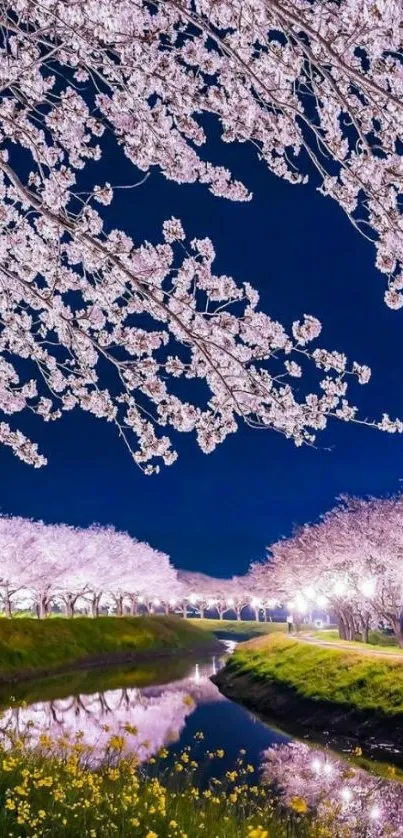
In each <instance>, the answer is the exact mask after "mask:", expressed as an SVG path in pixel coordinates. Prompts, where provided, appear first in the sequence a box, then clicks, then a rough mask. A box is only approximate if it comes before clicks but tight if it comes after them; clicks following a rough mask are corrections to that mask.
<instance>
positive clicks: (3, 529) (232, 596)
mask: <svg viewBox="0 0 403 838" xmlns="http://www.w3.org/2000/svg"><path fill="white" fill-rule="evenodd" d="M0 556H1V562H0V598H1V603H2V605H3V610H4V612H5V613H6V614H7V616H9V617H11V616H12V613H13V611H14V610H16V609H21V608H24V607H26V608H29V609H32V608H35V609H36V610H37V613H38V616H40V617H45V616H47V614H48V613H49V611H50V610H51V609H52V608H53V609H56V608H60V607H61V608H63V609H64V610H65V613H66V614H67V616H70V617H72V616H73V615H74V613H75V611H76V610H80V611H81V612H82V611H84V612H86V611H87V612H90V613H91V614H92V615H93V616H97V615H98V614H99V613H100V610H102V611H103V613H105V609H108V611H113V612H114V613H117V614H118V615H122V614H124V613H131V614H136V613H138V612H139V611H141V612H144V611H159V610H165V612H166V613H168V612H175V613H181V614H182V615H183V616H184V617H187V616H188V615H189V614H190V613H192V614H198V615H199V616H206V615H207V614H209V616H213V615H214V616H217V615H218V616H219V618H220V619H223V617H224V615H230V614H232V615H234V614H235V615H236V617H237V619H240V618H241V614H242V612H243V609H244V608H247V607H249V608H252V609H253V612H254V614H255V617H256V618H257V619H259V611H260V608H261V607H263V603H261V602H260V601H258V599H257V598H256V597H255V596H254V595H253V593H251V590H252V589H251V588H250V587H249V588H248V587H247V577H244V578H242V577H233V578H232V579H214V578H213V577H210V576H207V575H205V574H202V573H190V572H185V571H179V572H178V571H176V570H175V568H174V567H173V565H172V564H171V562H170V560H169V557H168V556H167V555H166V554H165V553H162V552H160V551H158V550H155V549H154V548H152V547H150V545H149V544H146V543H143V542H140V541H137V540H136V539H134V538H132V537H131V536H130V535H128V533H124V532H118V531H116V530H115V529H114V528H113V527H101V526H92V527H88V528H86V529H84V528H83V529H80V528H76V527H71V526H67V525H66V524H44V523H43V522H41V521H32V520H29V519H26V518H20V517H6V516H4V517H0Z"/></svg>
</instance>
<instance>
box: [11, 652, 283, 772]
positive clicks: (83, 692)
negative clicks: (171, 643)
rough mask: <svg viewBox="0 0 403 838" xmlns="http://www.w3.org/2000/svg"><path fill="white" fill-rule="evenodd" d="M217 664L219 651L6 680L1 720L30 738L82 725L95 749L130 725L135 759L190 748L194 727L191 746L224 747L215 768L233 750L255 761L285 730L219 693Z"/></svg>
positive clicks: (223, 766) (227, 763)
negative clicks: (200, 736) (37, 678)
mask: <svg viewBox="0 0 403 838" xmlns="http://www.w3.org/2000/svg"><path fill="white" fill-rule="evenodd" d="M230 646H231V644H227V649H228V648H229V651H230V650H231V648H230ZM225 651H226V648H225V646H224V644H223V653H225ZM223 663H224V657H222V658H220V657H219V656H215V657H210V658H209V659H207V660H206V659H204V660H199V661H196V662H195V661H189V660H187V661H180V660H179V661H176V662H168V661H166V660H164V661H158V662H157V663H155V664H152V665H143V664H142V665H141V666H136V667H133V666H126V667H124V668H116V667H115V668H112V669H96V670H92V671H85V672H78V673H73V674H70V673H68V674H66V675H64V676H63V677H60V676H58V677H57V678H50V679H46V680H44V681H38V682H34V683H29V684H21V685H18V686H16V685H14V687H13V694H12V695H11V694H10V692H9V690H8V691H7V690H4V689H3V690H2V691H0V705H1V706H2V707H3V708H5V709H4V710H3V716H2V724H1V726H2V729H3V730H5V729H8V730H12V731H18V732H23V731H24V730H26V729H27V726H28V727H29V730H30V736H31V739H32V741H33V742H35V741H36V740H37V738H38V737H39V736H40V735H41V734H42V733H48V734H49V735H50V736H52V738H57V737H60V736H61V735H66V736H68V738H69V739H70V740H71V739H73V738H74V736H75V734H76V733H78V731H82V732H83V733H84V741H85V742H86V743H87V744H89V745H94V746H95V749H96V751H99V754H101V753H102V747H103V745H104V744H105V743H106V741H107V740H108V739H109V738H110V736H111V735H112V734H114V733H116V734H119V733H121V732H122V731H124V727H125V725H127V724H130V725H133V726H134V727H135V728H136V730H137V733H136V734H135V735H131V736H129V737H128V741H129V742H130V746H131V747H132V748H133V750H135V751H136V752H137V753H138V754H139V756H140V758H141V759H142V760H145V759H147V758H149V757H150V756H152V755H153V754H155V753H156V752H157V751H158V750H159V749H160V748H161V747H163V746H166V747H168V748H169V749H170V750H171V751H172V752H173V753H175V752H176V751H180V750H182V748H183V747H185V746H187V745H191V746H192V748H193V747H196V746H195V740H194V737H195V734H196V733H197V732H199V731H202V732H203V734H204V740H203V742H202V743H200V744H199V745H197V747H198V748H199V750H202V751H203V752H204V751H206V750H208V749H209V750H216V749H223V750H224V758H223V759H222V760H220V762H219V764H217V763H215V766H214V769H215V770H214V773H215V775H217V774H220V773H222V772H223V771H225V770H227V769H228V768H229V767H233V765H234V762H235V760H236V759H237V757H238V756H239V751H240V750H241V749H245V751H246V757H245V759H247V760H248V761H249V762H250V763H252V764H253V765H255V766H258V765H259V761H260V756H261V753H262V751H263V750H265V749H267V748H270V747H271V746H273V745H279V744H283V743H286V742H288V741H289V737H288V736H286V734H283V733H280V732H278V731H276V730H274V729H272V728H270V727H269V726H267V725H266V724H264V723H263V722H262V721H260V720H259V719H257V718H256V717H255V716H254V715H253V714H251V713H249V712H248V711H247V710H245V709H244V708H243V707H241V706H240V705H237V704H234V702H232V701H229V700H228V699H225V698H224V697H223V696H222V695H221V694H220V692H219V690H218V689H217V687H216V686H215V685H214V684H213V683H212V682H211V680H210V676H211V675H213V674H214V673H215V672H217V670H218V669H219V668H220V667H221V666H222V665H223ZM216 769H219V770H218V771H217V770H216Z"/></svg>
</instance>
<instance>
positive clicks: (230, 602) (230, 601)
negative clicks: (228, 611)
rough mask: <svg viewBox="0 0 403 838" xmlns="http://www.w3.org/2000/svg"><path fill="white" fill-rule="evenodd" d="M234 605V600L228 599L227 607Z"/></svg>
mask: <svg viewBox="0 0 403 838" xmlns="http://www.w3.org/2000/svg"><path fill="white" fill-rule="evenodd" d="M233 604H234V600H233V599H232V598H230V599H227V605H229V606H231V605H233Z"/></svg>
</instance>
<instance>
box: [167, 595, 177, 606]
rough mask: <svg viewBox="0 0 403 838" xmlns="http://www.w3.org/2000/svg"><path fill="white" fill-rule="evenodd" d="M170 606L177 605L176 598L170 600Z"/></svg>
mask: <svg viewBox="0 0 403 838" xmlns="http://www.w3.org/2000/svg"><path fill="white" fill-rule="evenodd" d="M169 604H170V605H176V599H175V597H172V598H171V599H170V600H169Z"/></svg>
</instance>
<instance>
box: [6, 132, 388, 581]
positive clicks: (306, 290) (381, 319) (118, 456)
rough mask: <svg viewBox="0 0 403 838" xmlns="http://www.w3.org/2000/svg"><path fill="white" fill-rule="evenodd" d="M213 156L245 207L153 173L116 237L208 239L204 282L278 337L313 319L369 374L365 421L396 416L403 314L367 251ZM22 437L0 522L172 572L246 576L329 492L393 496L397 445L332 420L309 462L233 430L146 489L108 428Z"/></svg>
mask: <svg viewBox="0 0 403 838" xmlns="http://www.w3.org/2000/svg"><path fill="white" fill-rule="evenodd" d="M214 152H215V159H216V160H217V162H223V163H224V164H228V163H229V164H230V165H231V166H232V169H233V170H234V172H235V174H236V175H237V176H238V177H240V178H242V179H243V180H244V182H246V184H247V185H248V186H249V187H250V188H251V189H252V190H253V192H254V199H253V201H252V202H251V203H246V204H233V203H229V202H226V201H224V200H222V199H218V198H214V197H213V196H212V195H210V194H209V193H208V192H207V191H206V189H205V187H202V186H177V185H175V184H172V183H169V182H167V181H166V180H164V179H163V178H162V177H161V175H159V174H157V173H156V172H155V173H153V174H152V175H151V177H150V178H149V179H148V181H147V183H146V184H145V185H144V186H142V187H141V188H139V189H135V190H133V191H122V192H120V193H118V195H117V198H116V199H115V201H114V203H113V205H112V206H113V225H114V226H118V225H120V226H125V225H127V226H128V227H129V228H130V229H129V232H130V233H131V234H132V235H133V237H134V239H135V240H136V241H137V242H141V240H142V239H144V238H149V239H150V240H151V241H157V240H158V239H159V238H160V228H161V223H162V221H163V220H164V219H165V218H169V217H170V216H171V215H175V216H178V217H180V218H182V220H183V223H184V226H185V228H186V230H187V232H188V233H189V234H190V235H191V236H194V235H197V236H199V237H202V236H204V235H210V236H211V238H212V239H213V241H214V244H215V247H216V250H217V262H216V269H217V271H222V272H225V273H227V274H230V275H232V276H233V277H234V278H235V279H236V280H238V281H245V280H248V281H250V282H251V283H252V285H254V286H256V287H257V288H258V289H259V291H260V294H261V306H262V308H263V309H264V310H266V311H268V312H269V313H270V314H271V315H272V316H274V317H278V318H279V319H280V320H281V322H283V323H284V325H286V326H289V325H290V324H291V322H292V321H293V320H295V319H297V318H298V317H300V316H301V315H302V314H303V313H304V312H307V313H310V314H313V315H315V316H317V317H319V319H320V320H321V321H322V323H323V332H322V336H321V339H320V345H323V346H325V347H326V348H329V349H338V350H342V351H345V352H346V353H347V354H348V356H349V358H350V359H355V360H357V361H360V362H362V363H366V364H369V366H371V367H372V371H373V376H372V379H371V381H370V383H369V384H368V385H367V386H366V387H362V388H357V391H354V396H356V399H355V403H356V404H359V405H360V408H361V414H362V415H363V416H379V415H380V414H381V413H382V411H385V412H388V413H390V414H391V415H392V416H395V415H400V416H401V417H403V389H402V372H403V360H402V346H403V331H402V327H403V312H392V311H390V310H389V309H387V308H386V306H385V305H384V303H383V292H384V278H383V277H382V276H381V275H380V274H379V273H377V271H376V270H375V268H374V265H373V261H374V250H373V248H372V246H371V245H370V244H369V243H368V242H366V241H365V240H363V239H361V238H360V237H359V235H358V233H357V232H356V231H355V230H354V229H353V227H352V226H351V225H350V223H349V221H348V219H347V218H346V217H345V216H344V215H343V213H342V211H341V210H339V209H338V207H337V206H336V205H335V204H334V203H332V202H331V200H330V199H325V198H323V197H322V196H321V195H319V194H318V193H317V192H316V191H315V189H314V186H313V185H310V184H308V185H307V186H291V185H289V184H287V183H284V182H282V181H280V180H279V179H277V178H275V177H273V176H272V175H270V174H269V173H268V171H267V169H266V168H265V167H264V165H263V164H260V163H259V162H258V161H257V160H256V159H255V157H254V154H253V151H252V150H251V149H250V148H248V147H246V146H238V147H235V146H234V147H228V146H224V147H217V148H216V149H214ZM112 157H113V155H112ZM109 163H112V169H113V159H112V160H111V161H109ZM120 169H122V170H120ZM128 177H131V178H133V174H132V173H131V174H130V175H128V169H127V167H126V166H122V167H118V166H117V165H116V166H115V170H114V171H112V172H111V171H110V170H109V173H108V179H109V180H110V181H113V182H115V183H119V182H120V183H122V182H124V181H125V180H127V178H128ZM22 429H23V430H25V431H26V432H28V433H29V434H30V435H32V436H33V437H34V438H35V439H36V440H37V441H38V442H39V444H40V448H41V450H42V453H44V454H46V455H47V456H48V458H49V465H48V466H47V467H46V468H43V469H40V470H34V469H32V468H30V467H29V466H26V465H24V464H23V463H21V462H20V461H19V460H17V459H16V458H14V457H13V455H12V454H11V453H10V452H9V451H8V450H4V449H2V450H1V451H0V459H1V474H2V480H1V488H0V507H1V511H2V512H3V513H12V514H20V515H25V516H32V517H34V518H42V519H43V520H45V521H49V522H57V521H65V522H67V523H70V524H75V525H84V526H85V525H87V524H90V523H92V522H93V521H97V522H100V523H103V524H106V523H112V524H114V525H115V526H116V527H117V528H120V529H127V530H128V531H129V532H130V533H131V534H132V535H135V536H137V537H138V538H139V539H142V540H147V541H149V542H150V543H151V544H152V545H153V546H155V547H158V548H160V549H162V550H165V551H166V552H168V553H169V554H170V555H171V558H172V560H173V562H174V563H175V564H176V565H177V566H179V567H182V568H189V569H193V570H203V571H205V572H207V573H211V574H214V575H221V576H225V575H229V574H231V573H242V572H244V571H245V570H246V569H247V566H248V563H249V562H250V561H251V560H255V559H259V558H262V557H263V555H264V551H265V546H266V545H268V544H270V542H271V541H273V540H274V539H276V538H278V537H279V536H281V535H286V534H288V533H290V531H291V529H292V527H293V526H294V525H295V524H298V523H303V522H304V521H308V520H313V519H315V518H316V517H317V516H319V515H320V514H321V513H322V512H324V511H325V510H326V509H327V508H328V507H330V506H331V505H332V504H333V503H334V501H335V498H336V497H337V495H339V494H340V493H344V492H350V493H356V494H384V493H388V492H395V491H397V490H399V489H400V488H401V486H402V485H403V484H401V483H400V482H399V480H400V479H401V478H403V436H390V435H387V434H382V433H380V432H376V431H373V430H371V429H369V428H366V427H361V426H353V425H348V424H344V423H336V422H334V423H332V424H331V425H330V426H329V429H328V430H327V431H326V433H325V434H322V435H321V436H319V437H318V448H317V449H313V448H304V449H297V448H295V446H294V444H293V443H292V442H288V441H287V440H285V439H283V438H282V437H280V436H279V435H277V434H275V433H272V432H270V431H267V432H265V431H251V430H249V429H247V428H245V427H243V428H241V429H240V431H239V433H238V434H236V435H234V436H233V437H232V438H230V439H228V440H227V442H226V443H224V444H223V445H222V446H221V447H220V448H219V449H217V450H216V451H215V452H214V453H213V454H211V455H209V456H206V455H204V454H202V452H201V451H200V450H199V449H198V447H197V445H196V442H195V440H194V438H193V437H191V436H186V435H181V436H180V437H179V438H178V439H175V443H176V445H177V446H178V450H179V454H180V457H179V460H178V462H177V463H176V464H175V465H174V466H171V467H170V468H167V469H165V471H164V470H163V471H162V472H161V474H160V475H158V476H153V477H145V476H144V475H143V474H142V473H141V472H140V471H139V470H138V469H137V467H136V466H135V465H134V464H133V462H132V461H131V460H130V458H129V457H128V454H127V451H126V449H125V447H124V446H123V444H122V443H121V442H119V439H118V437H117V434H116V432H115V430H114V428H113V427H112V426H110V425H108V424H106V423H104V422H100V421H97V420H96V419H94V418H91V417H89V416H86V415H85V414H82V413H78V412H75V413H73V414H71V415H66V417H65V418H64V419H63V420H62V421H60V422H57V423H55V424H50V425H44V424H43V423H42V422H40V421H38V420H37V419H36V418H35V417H32V418H27V419H26V420H25V423H24V425H23V426H22ZM326 449H330V450H326Z"/></svg>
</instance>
